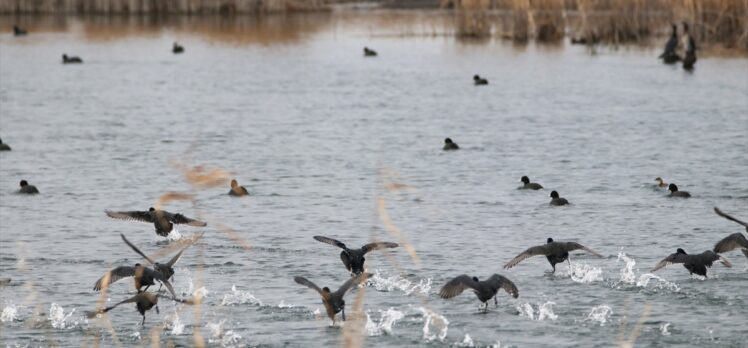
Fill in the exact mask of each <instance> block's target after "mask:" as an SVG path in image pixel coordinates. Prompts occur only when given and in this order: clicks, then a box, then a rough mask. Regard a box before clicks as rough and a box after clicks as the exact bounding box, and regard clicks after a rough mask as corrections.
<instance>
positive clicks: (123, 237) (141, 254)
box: [119, 233, 156, 265]
mask: <svg viewBox="0 0 748 348" xmlns="http://www.w3.org/2000/svg"><path fill="white" fill-rule="evenodd" d="M119 235H120V237H122V240H123V241H125V244H127V245H128V246H129V247H130V248H132V250H134V251H135V252H136V253H138V254H140V256H142V257H143V258H144V259H146V260H148V262H150V263H151V265H155V264H156V262H154V261H153V260H151V258H150V257H148V256H147V255H146V254H144V253H143V252H142V251H140V249H138V247H136V246H135V244H132V243H130V241H129V240H127V238H125V235H124V234H122V233H120V234H119Z"/></svg>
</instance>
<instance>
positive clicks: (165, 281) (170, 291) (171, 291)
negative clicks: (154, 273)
mask: <svg viewBox="0 0 748 348" xmlns="http://www.w3.org/2000/svg"><path fill="white" fill-rule="evenodd" d="M160 280H161V284H164V286H165V287H166V289H167V290H169V293H171V298H172V299H174V300H176V299H177V294H176V293H175V292H174V287H173V286H171V283H169V281H168V280H166V279H160Z"/></svg>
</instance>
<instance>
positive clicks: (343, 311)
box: [341, 308, 345, 321]
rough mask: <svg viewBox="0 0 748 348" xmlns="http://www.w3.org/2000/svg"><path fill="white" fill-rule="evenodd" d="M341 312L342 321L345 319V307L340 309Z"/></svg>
mask: <svg viewBox="0 0 748 348" xmlns="http://www.w3.org/2000/svg"><path fill="white" fill-rule="evenodd" d="M341 313H342V314H343V321H345V308H343V310H342V311H341Z"/></svg>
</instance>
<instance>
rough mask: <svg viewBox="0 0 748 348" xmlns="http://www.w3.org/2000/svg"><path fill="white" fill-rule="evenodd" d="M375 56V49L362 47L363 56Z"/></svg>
mask: <svg viewBox="0 0 748 348" xmlns="http://www.w3.org/2000/svg"><path fill="white" fill-rule="evenodd" d="M376 56H377V51H375V50H373V49H371V48H368V47H364V57H376Z"/></svg>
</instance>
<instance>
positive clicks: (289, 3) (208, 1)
mask: <svg viewBox="0 0 748 348" xmlns="http://www.w3.org/2000/svg"><path fill="white" fill-rule="evenodd" d="M326 8H327V7H326V4H325V2H324V1H323V0H222V1H216V0H35V1H29V0H0V14H21V13H23V14H76V15H89V14H104V15H143V14H147V15H167V14H188V15H201V14H220V15H235V14H257V13H283V12H298V11H319V10H324V9H326Z"/></svg>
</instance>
